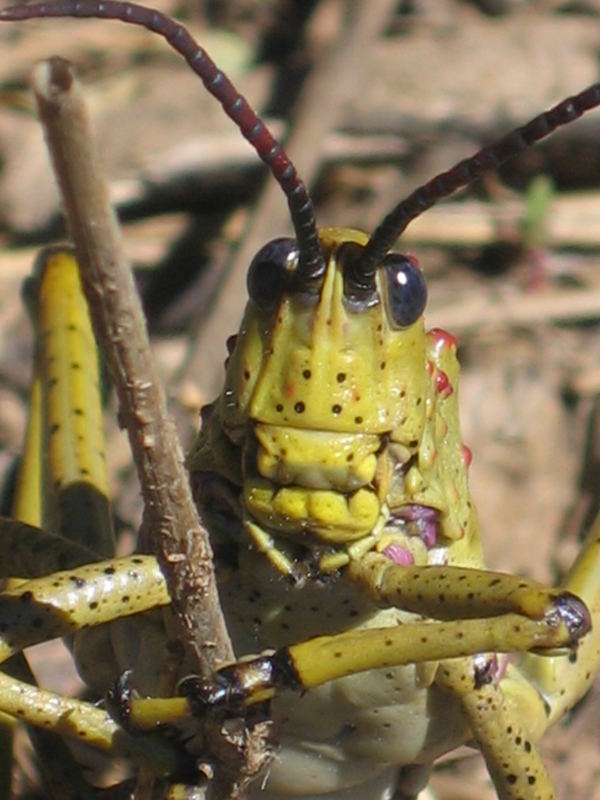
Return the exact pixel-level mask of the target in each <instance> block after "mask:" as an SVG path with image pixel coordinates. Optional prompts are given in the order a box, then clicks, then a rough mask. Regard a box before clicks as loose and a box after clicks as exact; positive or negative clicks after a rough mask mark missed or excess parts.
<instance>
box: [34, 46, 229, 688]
mask: <svg viewBox="0 0 600 800" xmlns="http://www.w3.org/2000/svg"><path fill="white" fill-rule="evenodd" d="M32 82H33V88H34V91H35V95H36V101H37V104H38V110H39V115H40V119H41V121H42V125H43V126H44V131H45V135H46V139H47V142H48V147H49V149H50V153H51V157H52V162H53V165H54V171H55V174H56V177H57V180H58V183H59V186H60V189H61V194H62V198H63V203H64V207H65V212H66V214H67V218H68V221H69V227H70V230H71V235H72V237H73V240H74V242H75V246H76V249H77V256H78V260H79V263H80V268H81V272H82V282H83V287H84V291H85V293H86V296H87V298H88V302H89V305H90V310H91V314H92V319H93V324H94V330H95V333H96V336H97V337H98V341H99V342H100V343H101V347H102V350H103V353H104V355H105V357H106V359H107V362H108V365H109V367H110V369H111V372H112V375H113V378H114V381H115V385H116V387H117V392H118V396H119V403H120V413H121V418H122V423H123V425H124V426H125V427H126V428H127V432H128V434H129V440H130V443H131V449H132V451H133V455H134V458H135V461H136V464H137V467H138V472H139V476H140V482H141V485H142V495H143V498H144V503H145V516H144V525H145V526H147V529H148V530H149V531H150V532H151V536H152V538H153V540H154V542H153V544H154V545H155V547H156V553H157V556H158V558H159V561H160V563H161V567H162V569H163V570H164V573H165V578H166V580H167V585H168V587H169V592H170V594H171V597H172V599H173V603H174V604H175V606H176V608H177V610H178V612H179V613H180V614H181V619H182V622H183V627H184V629H185V638H186V641H187V643H188V644H189V645H190V647H191V648H192V649H193V651H194V653H195V654H196V656H197V659H198V664H199V665H200V666H201V668H202V669H203V670H205V671H206V672H207V673H208V672H210V671H212V670H213V669H214V668H215V666H216V665H217V664H218V663H220V662H222V661H225V660H229V659H231V658H232V657H233V651H232V648H231V644H230V642H229V638H228V636H227V632H226V628H225V623H224V620H223V618H222V616H220V609H219V603H218V595H217V590H216V584H215V581H214V574H213V571H212V560H211V559H212V552H211V548H210V544H209V541H208V536H207V534H206V532H205V531H204V530H203V529H202V527H201V525H200V521H199V519H198V515H197V513H196V509H195V507H194V504H193V501H192V498H191V493H190V489H189V484H188V480H187V476H186V474H185V470H184V469H183V456H182V452H181V446H180V444H179V441H178V439H177V437H176V434H175V430H174V426H173V423H172V421H171V419H170V418H169V416H168V413H167V409H166V400H165V395H164V390H163V388H162V386H161V384H160V381H159V379H158V376H157V375H156V372H155V367H154V363H153V359H152V355H151V352H150V346H149V342H148V335H147V331H146V323H145V319H144V315H143V312H142V308H141V305H140V302H139V298H138V295H137V291H136V289H135V286H134V283H133V277H132V273H131V269H130V268H129V265H128V263H127V259H126V257H125V253H124V249H123V243H122V238H121V233H120V231H119V227H118V223H117V220H116V216H115V214H114V212H113V210H112V208H111V207H110V205H109V202H108V191H107V187H106V183H105V180H104V178H103V175H102V171H101V168H100V165H99V163H98V157H97V154H96V150H95V146H94V143H93V138H92V134H91V130H90V125H89V120H88V117H87V113H86V109H85V106H84V101H83V93H82V91H81V88H80V86H79V84H78V82H77V81H76V80H75V77H74V74H73V72H72V69H71V67H70V65H69V64H68V62H66V61H64V60H63V59H59V58H53V59H51V60H49V61H45V62H41V63H40V64H38V65H37V67H36V68H35V70H34V73H33V78H32ZM207 643H209V645H208V647H207Z"/></svg>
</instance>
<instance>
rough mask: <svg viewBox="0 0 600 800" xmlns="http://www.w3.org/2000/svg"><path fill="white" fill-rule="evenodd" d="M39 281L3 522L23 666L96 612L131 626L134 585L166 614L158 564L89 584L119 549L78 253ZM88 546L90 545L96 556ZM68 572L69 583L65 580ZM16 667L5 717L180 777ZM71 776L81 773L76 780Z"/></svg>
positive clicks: (170, 763) (1, 610)
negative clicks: (28, 375) (30, 366)
mask: <svg viewBox="0 0 600 800" xmlns="http://www.w3.org/2000/svg"><path fill="white" fill-rule="evenodd" d="M35 272H36V274H35V277H34V279H33V280H32V281H31V282H30V284H29V286H28V301H29V304H30V309H31V312H32V319H33V321H34V324H35V326H36V333H37V354H36V362H35V372H34V376H33V380H32V389H31V393H30V414H29V420H28V427H27V433H26V441H25V447H24V453H23V458H22V462H21V469H20V472H19V476H18V480H17V486H16V491H15V497H14V502H13V514H14V517H15V519H11V520H8V519H1V520H0V563H1V565H2V572H3V574H4V575H6V576H7V577H9V576H19V577H18V578H15V577H11V578H10V580H8V581H7V583H6V586H5V589H4V592H3V593H2V595H1V597H0V617H2V621H1V622H0V628H1V629H2V633H1V636H0V638H1V643H0V658H1V660H2V661H4V660H5V659H7V658H10V657H11V656H14V655H15V654H16V655H17V659H18V658H19V654H20V651H21V650H22V649H23V648H24V647H27V646H28V645H30V644H33V643H36V642H41V641H45V640H46V639H49V638H52V637H53V636H61V635H65V634H67V633H70V632H74V631H76V630H78V629H79V628H80V627H82V625H84V624H87V623H84V622H83V619H84V618H85V616H86V615H87V616H89V615H90V613H93V612H94V611H96V612H97V615H98V616H97V619H98V621H100V620H101V619H103V618H104V619H105V620H111V619H113V618H114V617H115V616H122V608H121V609H117V607H116V606H115V605H114V602H113V600H114V599H116V598H117V597H118V596H119V595H120V597H121V603H123V602H124V601H123V597H124V596H126V594H125V592H118V593H117V594H115V593H114V589H115V588H116V587H118V586H119V585H120V583H122V582H123V581H125V583H126V584H127V586H128V587H129V588H128V589H127V590H126V591H128V592H129V593H130V594H129V596H130V597H132V600H133V601H135V598H136V593H135V592H134V591H132V589H133V583H132V578H134V583H135V577H134V576H135V575H136V574H138V575H139V574H140V573H141V574H142V575H143V576H144V578H146V577H148V578H149V580H148V582H147V583H146V584H144V588H143V591H142V594H143V597H145V598H150V599H149V600H148V602H149V604H150V607H153V606H155V605H157V604H158V605H161V604H164V603H168V602H169V600H168V596H167V595H166V589H165V587H164V583H163V581H162V575H160V573H159V571H158V569H157V566H156V562H155V561H154V560H153V559H151V562H152V563H151V566H150V571H148V570H147V568H146V564H145V562H144V559H141V562H140V560H139V559H137V558H136V559H135V564H133V563H132V562H131V561H130V562H129V564H128V563H127V562H126V561H125V562H124V561H121V562H117V563H116V566H114V567H113V561H109V562H104V564H103V565H102V562H101V563H100V564H95V565H93V567H92V568H91V570H92V571H91V572H89V568H87V567H85V566H83V565H85V564H88V563H90V562H94V561H95V559H96V558H97V557H98V554H97V552H96V551H98V552H104V553H105V554H108V553H110V552H111V551H112V549H113V544H112V538H113V537H112V529H111V523H110V514H109V507H108V499H107V479H106V468H105V463H104V450H103V448H104V443H103V434H102V416H101V413H102V412H101V402H100V393H99V385H98V384H99V380H98V360H97V355H96V348H95V344H94V340H93V335H92V331H91V326H90V323H89V317H88V313H87V308H86V306H85V301H84V300H83V297H82V294H81V291H80V288H79V277H78V273H77V265H76V263H75V261H74V258H73V256H72V253H71V252H70V250H66V249H65V248H60V247H59V248H51V249H49V250H46V251H44V252H43V253H42V254H41V255H40V257H39V258H38V261H37V263H36V270H35ZM42 524H44V525H47V526H48V527H49V528H51V529H53V530H57V531H60V533H61V535H60V536H58V535H54V534H50V533H47V532H46V530H43V529H42V528H41V527H39V526H40V525H42ZM81 542H86V543H90V542H91V545H92V547H94V548H95V550H92V549H89V548H88V547H86V546H84V545H83V544H81ZM75 568H77V576H76V578H75V577H74V574H73V571H72V570H73V569H75ZM61 569H62V570H65V569H66V570H67V572H66V573H62V574H61V573H60V572H57V570H61ZM138 570H139V573H138V572H137V571H138ZM86 575H87V576H88V577H89V578H90V580H89V581H88V579H87V578H86ZM152 575H153V576H154V578H152ZM157 575H158V585H159V591H158V597H157V593H156V591H154V590H153V589H152V587H151V585H149V584H154V585H156V583H157ZM44 576H45V577H44ZM31 578H33V579H34V580H27V579H31ZM144 578H142V581H143V580H144ZM36 579H37V580H36ZM105 595H107V597H106V596H105ZM111 597H112V598H113V600H111V599H110V598H111ZM161 598H162V602H161ZM165 598H166V599H165ZM157 599H158V601H159V602H158V603H157V602H156V600H157ZM125 602H126V601H125ZM139 605H140V604H139V603H138V606H139ZM142 605H143V601H142ZM10 664H11V667H10V672H11V674H10V675H9V674H0V708H1V709H2V712H3V713H4V714H5V715H7V716H8V715H10V716H11V717H13V718H15V717H16V718H20V719H22V720H24V721H27V722H28V723H30V724H31V725H32V726H37V727H39V728H41V731H40V734H43V733H44V731H48V730H51V731H54V732H57V733H60V734H63V735H66V736H71V737H73V736H74V737H76V738H79V739H81V740H82V741H85V742H87V743H88V744H91V745H93V746H95V747H97V748H99V749H102V750H105V751H107V752H109V753H112V754H119V755H121V756H123V757H125V758H132V759H133V760H134V761H137V762H144V763H145V764H146V766H150V767H151V768H152V769H153V770H154V771H156V772H165V773H167V772H170V771H172V769H174V767H175V765H176V764H177V762H178V757H177V755H176V750H175V748H172V747H170V746H168V745H164V744H163V743H160V742H154V741H152V740H150V739H149V740H148V741H147V742H145V741H143V740H139V741H137V740H133V739H131V737H129V736H128V735H127V734H126V733H125V732H124V731H123V730H122V729H120V727H119V726H118V725H117V723H115V722H114V721H113V720H112V719H111V718H110V716H109V715H108V714H107V712H106V711H102V710H100V709H98V708H96V707H95V706H92V705H91V704H89V703H80V702H79V701H77V700H67V699H65V698H61V697H60V696H58V695H55V694H53V693H51V692H46V691H44V690H41V689H38V688H37V687H36V686H34V685H31V684H30V683H28V682H27V681H31V680H32V676H31V674H30V673H29V670H28V668H27V665H26V663H25V662H24V661H18V660H17V661H15V658H14V657H13V659H12V661H11V662H10ZM17 678H24V679H25V680H18V679H17ZM38 743H40V742H38ZM41 744H42V747H43V748H44V749H45V750H47V746H48V741H47V740H46V739H43V740H42V741H41ZM58 746H59V747H60V744H59V745H58ZM51 752H52V753H53V754H54V755H53V756H52V757H51V759H50V761H52V760H53V761H54V763H50V764H47V765H46V767H49V768H50V769H51V770H52V775H51V776H50V782H51V783H52V784H53V785H55V786H56V787H57V790H58V791H59V794H58V795H57V796H64V797H67V796H69V793H71V796H72V793H73V791H74V790H75V789H76V790H77V792H80V793H81V792H82V791H84V789H85V786H86V784H85V782H84V781H83V780H81V777H80V776H78V775H76V774H75V772H73V771H72V770H70V769H69V770H67V767H74V766H75V765H74V764H73V763H72V762H71V761H70V760H69V759H70V755H69V754H68V753H67V751H64V752H63V751H61V752H62V755H61V757H60V758H59V759H56V748H55V747H53V748H52V750H51ZM9 757H10V751H9V750H8V748H7V751H6V758H7V759H8V758H9ZM5 764H6V769H5V770H4V771H5V772H6V773H7V774H10V764H9V763H8V760H7V761H6V762H5ZM59 765H60V766H59ZM57 767H59V768H58V769H57ZM67 771H69V772H72V773H73V774H70V775H69V776H68V780H67V776H66V775H65V773H66V772H67ZM61 787H62V788H61ZM60 792H62V795H61V794H60ZM81 796H84V794H81Z"/></svg>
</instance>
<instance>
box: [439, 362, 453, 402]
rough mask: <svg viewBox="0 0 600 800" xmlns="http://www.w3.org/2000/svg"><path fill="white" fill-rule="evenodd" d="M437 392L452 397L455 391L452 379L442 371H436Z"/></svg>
mask: <svg viewBox="0 0 600 800" xmlns="http://www.w3.org/2000/svg"><path fill="white" fill-rule="evenodd" d="M435 390H436V392H438V393H439V394H441V395H443V396H444V397H450V395H451V394H452V392H453V391H454V387H453V386H452V384H451V383H450V378H449V377H448V376H447V375H446V373H445V372H444V371H443V370H441V369H438V370H436V371H435Z"/></svg>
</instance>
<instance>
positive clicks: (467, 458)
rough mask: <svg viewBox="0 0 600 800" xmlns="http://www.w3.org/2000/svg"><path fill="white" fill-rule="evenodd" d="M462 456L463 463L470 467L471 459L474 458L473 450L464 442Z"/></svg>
mask: <svg viewBox="0 0 600 800" xmlns="http://www.w3.org/2000/svg"><path fill="white" fill-rule="evenodd" d="M461 456H462V461H463V464H464V465H465V467H466V468H467V469H468V468H469V467H470V466H471V461H472V460H473V453H472V452H471V448H470V447H467V445H466V444H463V446H462V448H461Z"/></svg>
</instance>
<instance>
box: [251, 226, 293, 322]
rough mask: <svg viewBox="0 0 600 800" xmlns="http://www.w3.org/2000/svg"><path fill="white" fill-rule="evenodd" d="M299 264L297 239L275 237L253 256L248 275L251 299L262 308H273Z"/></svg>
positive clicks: (264, 309)
mask: <svg viewBox="0 0 600 800" xmlns="http://www.w3.org/2000/svg"><path fill="white" fill-rule="evenodd" d="M297 264H298V245H297V243H296V240H295V239H287V238H281V239H273V241H271V242H269V243H268V244H266V245H265V246H264V247H261V249H260V250H259V251H258V253H257V254H256V255H255V256H254V258H253V259H252V263H251V264H250V266H249V268H248V275H247V277H246V285H247V287H248V294H249V296H250V299H251V300H252V301H253V302H254V303H255V304H256V305H257V306H258V307H259V308H260V309H261V310H262V311H272V310H273V309H274V308H275V307H276V306H277V305H278V303H279V301H280V300H281V296H282V295H283V293H284V291H285V289H286V287H287V286H288V284H289V281H290V278H291V276H292V275H293V272H294V270H295V268H296V266H297Z"/></svg>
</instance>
